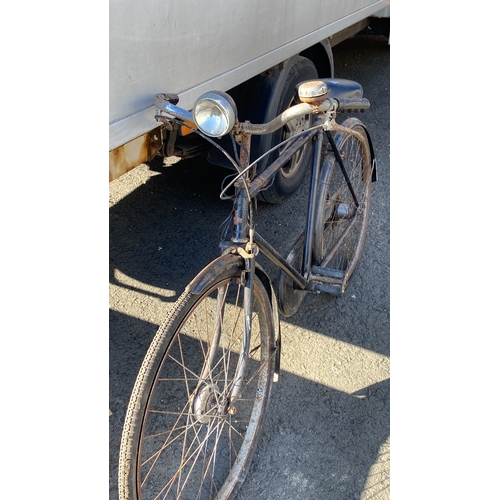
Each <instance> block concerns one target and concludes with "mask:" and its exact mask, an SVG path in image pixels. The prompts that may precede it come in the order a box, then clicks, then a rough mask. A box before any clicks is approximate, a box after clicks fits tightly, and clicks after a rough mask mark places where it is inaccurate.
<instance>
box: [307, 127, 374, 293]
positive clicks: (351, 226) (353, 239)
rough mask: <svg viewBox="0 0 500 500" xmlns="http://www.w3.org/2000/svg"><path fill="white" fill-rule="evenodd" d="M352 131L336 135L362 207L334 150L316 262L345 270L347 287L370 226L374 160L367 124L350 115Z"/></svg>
mask: <svg viewBox="0 0 500 500" xmlns="http://www.w3.org/2000/svg"><path fill="white" fill-rule="evenodd" d="M342 126H343V127H346V128H349V129H351V130H353V131H355V132H357V134H359V136H357V135H353V134H352V133H350V132H348V131H342V132H337V133H336V134H335V135H334V140H335V144H336V146H337V149H338V151H339V153H340V156H341V158H342V162H343V164H344V167H345V170H346V172H347V175H348V177H349V180H350V182H351V185H352V188H353V192H354V194H355V197H356V199H357V201H358V207H356V204H355V202H354V198H353V196H352V194H351V191H350V189H349V187H348V183H347V181H346V178H345V176H344V175H343V173H342V170H341V168H340V166H339V164H338V163H337V162H336V161H335V157H334V155H333V152H332V151H330V152H329V153H328V154H327V155H326V156H325V159H324V161H323V165H322V169H321V178H320V186H319V190H318V197H317V204H316V220H315V222H314V237H313V251H312V255H313V263H314V264H315V265H317V266H320V267H323V268H330V269H335V270H338V271H341V273H340V276H343V278H341V279H342V280H343V289H345V288H346V287H347V285H348V283H349V280H350V278H351V277H352V275H353V273H354V270H355V269H356V266H357V264H358V261H359V258H360V255H361V252H362V250H363V245H364V241H365V237H366V232H367V229H368V216H369V210H370V196H371V187H372V160H371V154H370V147H369V143H368V138H367V135H366V132H365V129H364V126H363V124H362V123H361V122H360V121H359V120H358V119H356V118H349V119H347V120H346V121H345V122H344V123H343V124H342Z"/></svg>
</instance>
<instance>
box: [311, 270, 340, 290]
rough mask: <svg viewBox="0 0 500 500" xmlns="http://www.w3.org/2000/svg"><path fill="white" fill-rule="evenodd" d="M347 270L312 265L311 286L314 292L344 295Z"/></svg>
mask: <svg viewBox="0 0 500 500" xmlns="http://www.w3.org/2000/svg"><path fill="white" fill-rule="evenodd" d="M344 278H345V272H344V271H340V270H339V269H330V268H327V267H319V266H312V275H311V276H310V281H309V287H310V290H312V291H314V292H325V293H329V294H331V295H342V293H343V292H344Z"/></svg>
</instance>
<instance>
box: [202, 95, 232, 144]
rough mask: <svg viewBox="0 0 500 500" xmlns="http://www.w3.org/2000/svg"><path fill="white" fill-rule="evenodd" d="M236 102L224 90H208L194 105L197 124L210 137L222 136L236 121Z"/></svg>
mask: <svg viewBox="0 0 500 500" xmlns="http://www.w3.org/2000/svg"><path fill="white" fill-rule="evenodd" d="M236 116H237V111H236V104H235V102H234V100H233V98H232V97H231V96H230V95H229V94H226V93H224V92H217V91H212V92H207V93H205V94H203V95H201V96H200V97H198V99H196V102H195V103H194V106H193V119H194V121H195V123H196V126H197V127H198V128H199V129H200V130H201V131H202V132H203V133H204V134H206V135H208V136H210V137H221V136H223V135H225V134H227V133H228V132H230V131H231V129H232V128H233V126H234V124H235V123H236Z"/></svg>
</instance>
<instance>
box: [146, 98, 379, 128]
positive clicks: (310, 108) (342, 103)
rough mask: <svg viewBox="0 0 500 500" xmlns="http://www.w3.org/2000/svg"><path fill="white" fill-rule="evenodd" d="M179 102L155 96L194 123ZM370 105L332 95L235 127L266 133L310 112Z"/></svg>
mask: <svg viewBox="0 0 500 500" xmlns="http://www.w3.org/2000/svg"><path fill="white" fill-rule="evenodd" d="M178 102H179V96H178V95H177V94H156V96H155V98H154V104H155V106H156V108H157V109H159V110H161V111H164V112H166V113H168V114H169V115H171V116H173V117H175V118H178V119H180V120H182V121H187V122H191V123H192V122H193V121H194V120H193V115H192V113H191V112H190V111H186V110H185V109H183V108H180V107H179V106H177V103H178ZM369 107H370V101H369V100H368V99H366V98H364V97H359V98H346V97H333V98H332V97H330V98H327V99H325V100H324V101H323V102H322V103H321V104H317V105H312V104H307V103H304V102H303V103H300V104H296V105H294V106H291V107H290V108H288V109H286V110H285V111H283V113H281V114H279V115H278V116H277V117H276V118H275V119H274V120H271V121H270V122H268V123H261V124H254V123H250V122H239V123H237V124H236V125H235V128H236V129H237V130H238V131H240V132H243V133H246V134H250V135H266V134H270V133H272V132H275V131H276V130H278V129H280V128H281V127H283V126H284V125H285V124H286V123H288V122H289V121H291V120H293V119H295V118H300V117H302V116H305V115H308V114H318V113H322V112H325V111H330V110H332V111H336V112H338V113H344V112H348V113H352V112H354V113H356V112H363V111H366V110H367V109H368V108H369Z"/></svg>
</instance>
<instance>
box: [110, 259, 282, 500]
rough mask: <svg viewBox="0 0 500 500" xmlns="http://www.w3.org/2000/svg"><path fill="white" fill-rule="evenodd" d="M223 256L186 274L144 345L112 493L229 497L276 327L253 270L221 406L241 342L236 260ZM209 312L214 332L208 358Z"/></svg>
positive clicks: (260, 408)
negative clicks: (245, 341) (249, 309)
mask: <svg viewBox="0 0 500 500" xmlns="http://www.w3.org/2000/svg"><path fill="white" fill-rule="evenodd" d="M226 262H227V263H228V265H227V266H223V270H222V271H221V272H220V273H216V272H213V270H212V272H210V269H209V270H208V271H207V269H208V268H207V269H205V270H204V271H202V273H200V274H199V275H198V277H197V278H196V281H193V282H192V283H191V285H190V286H189V287H188V288H187V289H186V291H185V292H184V293H183V294H182V295H181V296H180V297H179V299H178V300H177V302H176V303H175V305H174V306H173V308H172V310H171V312H170V314H169V316H168V317H167V319H166V320H165V322H164V324H163V325H162V326H161V327H160V328H159V330H158V333H157V334H156V336H155V338H154V339H153V342H152V343H151V346H150V348H149V350H148V352H147V354H146V357H145V359H144V362H143V364H142V367H141V369H140V372H139V375H138V377H137V380H136V383H135V386H134V389H133V392H132V396H131V398H130V403H129V407H128V411H127V415H126V418H125V423H124V428H123V434H122V443H121V449H120V463H119V495H120V500H142V499H144V500H145V499H150V498H157V495H158V496H159V497H160V498H182V499H187V500H192V499H195V498H200V499H201V498H206V499H211V498H217V499H228V498H233V495H234V494H235V493H236V492H237V491H238V489H239V488H240V486H241V484H242V482H243V480H244V478H245V476H246V474H247V472H248V469H249V467H250V463H251V460H252V457H253V455H254V453H255V449H256V446H257V443H258V441H259V438H260V435H261V433H262V429H263V425H264V417H265V413H266V408H267V404H268V401H269V395H270V391H271V386H272V381H273V374H274V364H275V347H276V346H275V332H274V323H273V314H272V308H271V303H270V300H269V296H268V294H267V291H266V289H265V287H264V285H263V284H262V282H261V281H260V279H259V278H258V276H255V277H254V279H255V281H254V294H253V296H254V304H253V316H252V318H253V320H252V330H251V339H250V357H249V360H248V364H247V369H246V373H245V375H244V382H243V384H244V385H243V390H242V392H241V395H240V397H239V398H238V399H237V400H235V401H233V402H231V405H230V406H229V403H228V398H227V396H228V394H229V391H230V389H231V387H232V384H233V383H234V374H235V369H236V364H237V362H238V358H239V353H240V350H241V346H242V332H243V322H244V314H243V313H242V307H243V304H242V302H243V293H242V290H241V288H242V285H241V278H242V272H243V271H244V262H243V260H242V259H241V258H235V259H233V260H232V261H231V260H226V261H225V262H224V263H226ZM201 283H203V286H202V289H201V290H196V292H197V293H192V292H191V290H192V289H193V288H194V286H195V284H197V286H200V284H201ZM198 291H199V293H198ZM220 306H222V307H220ZM217 318H221V322H222V327H221V336H220V340H219V343H218V348H217V350H216V352H215V356H214V357H213V358H212V360H211V361H209V353H210V347H211V346H212V344H213V339H214V332H215V331H216V330H217V326H216V325H215V323H216V319H217ZM207 367H208V368H207ZM204 369H205V370H206V371H205V374H204V375H203V376H202V372H203V370H204Z"/></svg>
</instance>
